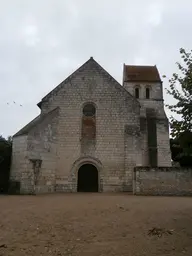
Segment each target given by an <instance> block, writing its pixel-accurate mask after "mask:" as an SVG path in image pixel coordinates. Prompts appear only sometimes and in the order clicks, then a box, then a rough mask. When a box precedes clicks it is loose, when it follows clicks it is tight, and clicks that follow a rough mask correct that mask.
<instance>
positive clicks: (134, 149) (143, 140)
mask: <svg viewBox="0 0 192 256" xmlns="http://www.w3.org/2000/svg"><path fill="white" fill-rule="evenodd" d="M38 107H39V108H40V111H41V112H40V115H39V116H37V117H36V118H35V119H34V120H32V121H31V122H30V123H29V124H27V125H26V126H25V127H24V128H23V129H21V130H20V131H19V132H18V133H16V134H15V135H14V137H13V152H12V165H11V176H10V180H11V182H12V184H14V183H15V184H19V192H20V193H24V194H34V193H49V192H76V191H98V192H107V191H132V190H133V175H134V168H135V167H137V166H148V167H168V166H171V154H170V146H169V128H168V119H167V116H166V114H165V111H164V102H163V89H162V81H161V79H160V76H159V73H158V70H157V67H156V66H129V65H124V67H123V84H122V85H121V84H119V83H118V82H117V81H116V80H115V79H114V78H113V77H112V76H111V75H110V74H108V73H107V72H106V71H105V70H104V69H103V68H102V67H101V66H100V65H99V64H98V63H97V62H96V61H95V60H94V59H93V58H92V57H91V58H90V59H89V60H88V61H87V62H86V63H84V64H83V65H82V66H81V67H80V68H79V69H77V70H76V71H75V72H74V73H73V74H72V75H70V76H69V77H68V78H67V79H66V80H64V81H63V82H62V83H61V84H59V85H58V86H57V87H56V88H55V89H53V90H52V91H51V92H50V93H49V94H47V95H46V96H45V97H44V98H43V99H42V100H41V102H40V103H38Z"/></svg>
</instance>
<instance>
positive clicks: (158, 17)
mask: <svg viewBox="0 0 192 256" xmlns="http://www.w3.org/2000/svg"><path fill="white" fill-rule="evenodd" d="M162 14H163V3H162V1H161V2H160V1H158V2H154V3H152V4H150V5H149V8H148V11H147V22H148V23H149V24H150V25H151V26H153V27H157V26H159V25H160V24H161V22H162Z"/></svg>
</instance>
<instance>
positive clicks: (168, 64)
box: [0, 0, 192, 136]
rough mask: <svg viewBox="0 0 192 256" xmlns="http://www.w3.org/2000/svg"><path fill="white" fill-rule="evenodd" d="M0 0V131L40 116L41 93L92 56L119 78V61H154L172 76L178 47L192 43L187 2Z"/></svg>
mask: <svg viewBox="0 0 192 256" xmlns="http://www.w3.org/2000/svg"><path fill="white" fill-rule="evenodd" d="M0 3H1V6H0V31H1V37H0V86H1V94H0V109H1V124H0V134H2V135H3V136H8V135H13V134H14V133H15V132H16V131H17V130H19V129H20V128H21V127H22V126H24V125H25V124H27V123H28V122H29V121H30V120H31V119H33V118H34V117H35V116H36V115H38V114H39V109H38V107H37V106H36V104H37V103H38V102H39V101H40V100H41V98H42V97H43V96H44V95H45V94H47V93H48V92H49V91H50V90H52V89H53V88H54V87H55V86H56V85H57V84H58V83H60V82H61V81H62V80H64V79H65V78H66V77H67V76H68V75H69V74H70V73H71V72H73V71H74V70H75V69H77V68H78V67H79V66H80V65H81V64H83V63H84V62H85V61H87V59H88V58H89V57H90V56H93V57H94V59H95V60H96V61H98V62H99V63H100V64H101V65H102V66H103V67H104V68H105V69H106V70H107V71H108V72H109V73H110V74H111V75H112V76H113V77H115V78H116V79H117V80H118V81H119V82H121V81H122V68H123V63H126V64H152V65H155V64H156V65H157V66H158V69H159V71H160V73H161V74H166V75H168V76H170V75H171V74H172V72H174V71H176V66H175V62H176V61H178V60H179V52H178V50H179V48H180V47H184V48H186V49H191V48H192V36H191V25H192V15H191V14H192V11H191V10H192V1H191V0H183V1H179V0H169V1H168V0H166V1H165V0H145V1H144V0H134V1H130V0H97V1H95V0H32V1H31V0H6V1H3V0H0ZM165 85H166V83H164V87H165ZM165 100H166V102H168V101H170V97H169V96H166V95H165ZM13 101H15V102H16V103H14V102H13ZM7 103H9V104H7ZM20 104H22V105H23V106H22V107H21V106H20Z"/></svg>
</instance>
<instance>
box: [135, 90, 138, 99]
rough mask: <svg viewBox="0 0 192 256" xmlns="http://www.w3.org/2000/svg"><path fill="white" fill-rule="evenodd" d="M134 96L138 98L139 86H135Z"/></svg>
mask: <svg viewBox="0 0 192 256" xmlns="http://www.w3.org/2000/svg"><path fill="white" fill-rule="evenodd" d="M135 98H137V99H139V88H135Z"/></svg>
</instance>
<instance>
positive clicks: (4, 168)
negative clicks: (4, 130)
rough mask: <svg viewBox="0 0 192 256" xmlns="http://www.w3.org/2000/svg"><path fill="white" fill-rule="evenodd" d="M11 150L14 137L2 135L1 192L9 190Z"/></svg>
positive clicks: (0, 158) (0, 143)
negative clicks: (6, 137)
mask: <svg viewBox="0 0 192 256" xmlns="http://www.w3.org/2000/svg"><path fill="white" fill-rule="evenodd" d="M11 152H12V138H11V137H8V139H5V138H3V137H2V136H0V193H6V192H8V184H9V171H10V165H11Z"/></svg>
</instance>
